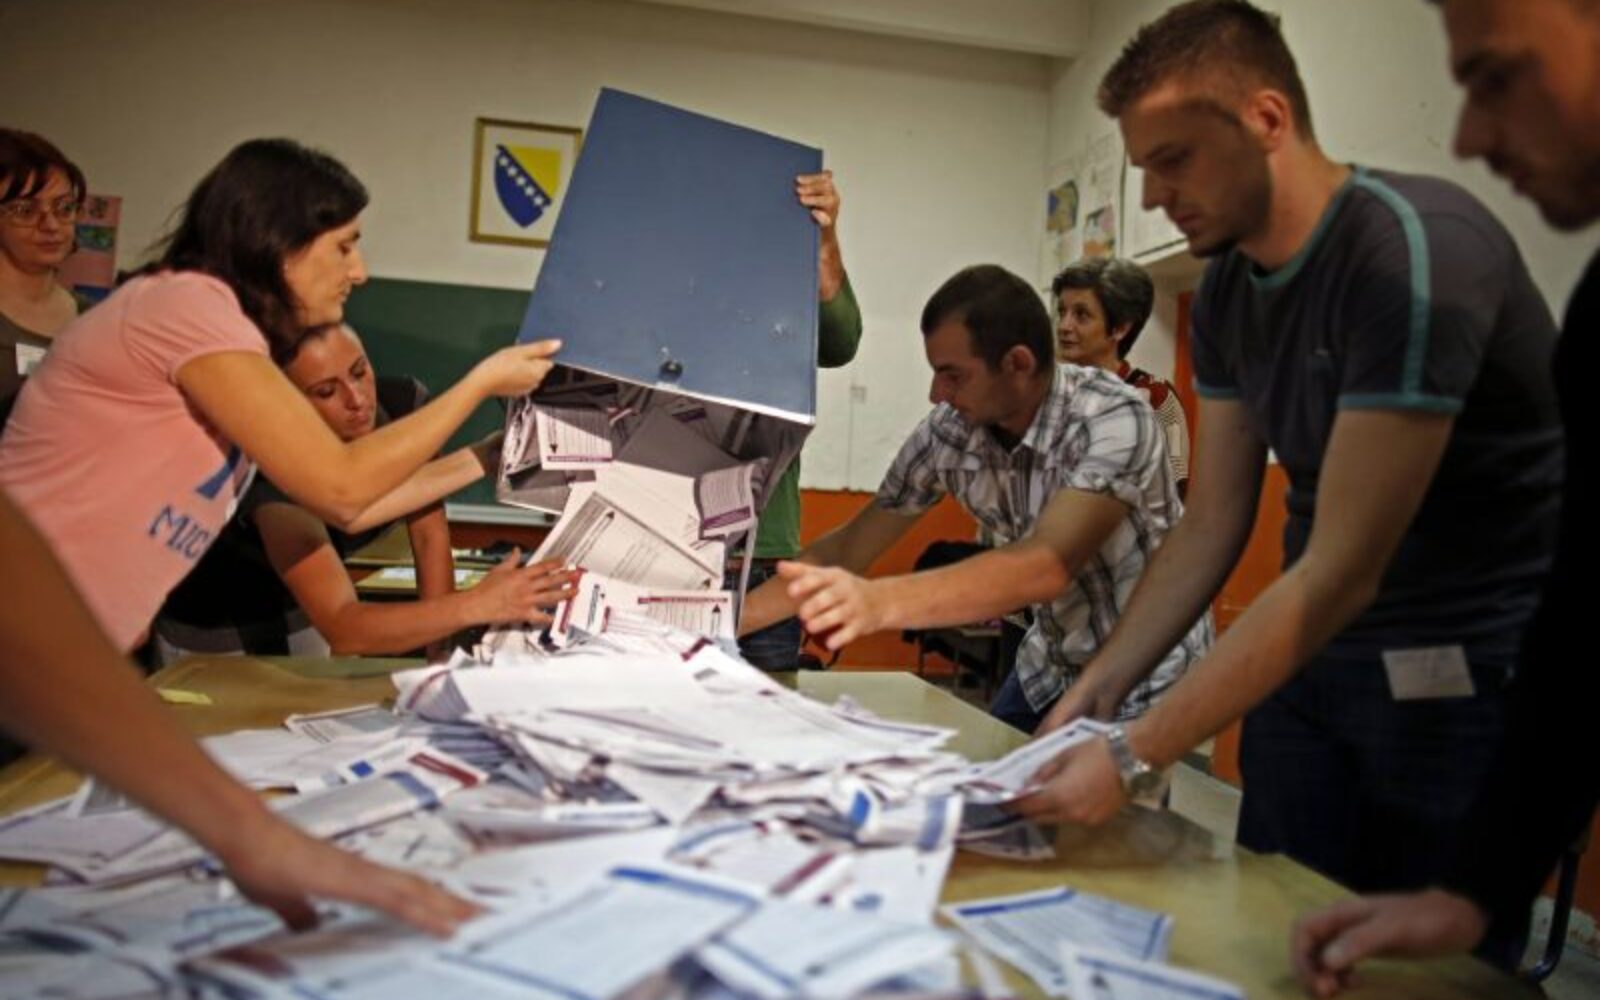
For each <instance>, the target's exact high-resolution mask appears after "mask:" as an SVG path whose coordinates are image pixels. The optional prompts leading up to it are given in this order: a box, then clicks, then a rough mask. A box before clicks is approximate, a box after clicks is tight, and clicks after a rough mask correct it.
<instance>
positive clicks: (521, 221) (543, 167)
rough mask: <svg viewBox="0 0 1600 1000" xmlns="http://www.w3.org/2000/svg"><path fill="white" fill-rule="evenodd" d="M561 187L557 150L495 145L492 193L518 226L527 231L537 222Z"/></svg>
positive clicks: (559, 153)
mask: <svg viewBox="0 0 1600 1000" xmlns="http://www.w3.org/2000/svg"><path fill="white" fill-rule="evenodd" d="M560 184H561V152H560V150H555V149H540V148H538V147H536V146H505V145H500V144H496V145H495V154H494V189H495V193H496V194H498V195H499V196H500V205H501V207H503V208H504V209H505V210H506V214H507V215H509V216H511V218H512V220H513V221H515V222H516V224H517V225H519V226H521V227H523V228H524V229H526V228H527V227H528V226H531V225H533V224H534V223H535V222H536V221H538V219H539V216H541V215H543V214H544V212H545V209H547V208H549V207H550V202H551V200H552V199H553V197H554V195H555V192H556V189H557V188H558V187H559V186H560Z"/></svg>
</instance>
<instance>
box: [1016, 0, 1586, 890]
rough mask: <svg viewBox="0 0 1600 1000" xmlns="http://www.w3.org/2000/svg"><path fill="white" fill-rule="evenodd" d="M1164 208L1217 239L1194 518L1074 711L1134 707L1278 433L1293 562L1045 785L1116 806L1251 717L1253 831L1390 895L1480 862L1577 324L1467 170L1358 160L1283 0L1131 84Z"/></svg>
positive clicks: (1200, 379)
mask: <svg viewBox="0 0 1600 1000" xmlns="http://www.w3.org/2000/svg"><path fill="white" fill-rule="evenodd" d="M1099 100H1100V105H1101V107H1102V109H1103V110H1105V111H1106V113H1107V114H1110V115H1112V116H1114V117H1116V118H1117V119H1118V122H1119V124H1120V126H1121V130H1122V134H1123V138H1124V140H1125V141H1126V144H1127V149H1128V155H1129V158H1130V159H1131V161H1132V162H1133V163H1135V164H1136V165H1138V166H1140V167H1142V168H1144V170H1145V176H1144V201H1145V204H1146V206H1147V207H1149V208H1160V209H1162V210H1164V211H1165V212H1166V213H1167V214H1168V216H1169V217H1170V218H1171V219H1172V221H1173V222H1174V223H1175V224H1176V225H1177V226H1178V227H1179V228H1180V229H1181V230H1182V231H1183V232H1184V234H1185V235H1186V236H1187V237H1188V240H1189V247H1190V249H1191V251H1193V252H1194V253H1195V254H1197V255H1199V256H1202V257H1207V258H1209V260H1210V263H1209V266H1208V267H1207V270H1206V275H1205V279H1204V281H1203V283H1202V285H1201V287H1200V290H1199V292H1198V294H1197V295H1196V297H1195V301H1194V306H1193V331H1192V338H1191V342H1192V350H1193V360H1194V371H1195V381H1196V389H1197V390H1198V392H1199V395H1200V396H1201V405H1200V419H1199V443H1198V446H1197V448H1196V453H1195V459H1194V463H1193V466H1192V468H1193V483H1192V485H1191V488H1190V491H1189V498H1188V501H1189V502H1188V507H1187V511H1186V513H1185V515H1184V517H1183V519H1182V520H1181V521H1180V522H1179V523H1178V526H1177V528H1176V529H1174V531H1173V532H1172V534H1171V535H1169V536H1168V538H1167V540H1166V542H1165V544H1164V545H1163V546H1162V548H1161V549H1160V551H1158V552H1157V553H1156V557H1155V559H1154V560H1153V561H1152V563H1151V565H1150V567H1149V568H1148V569H1147V570H1146V572H1145V575H1144V578H1143V580H1142V581H1141V584H1140V586H1139V589H1138V590H1137V591H1136V592H1135V593H1134V595H1133V597H1132V600H1131V603H1130V605H1129V607H1128V609H1127V610H1126V611H1125V612H1124V614H1123V616H1122V618H1121V620H1120V621H1118V623H1117V627H1116V629H1115V630H1114V631H1113V633H1112V634H1111V636H1110V637H1109V639H1108V640H1107V641H1106V643H1105V644H1103V645H1102V646H1101V649H1100V653H1099V655H1098V656H1097V657H1096V658H1095V659H1094V660H1093V661H1092V662H1091V663H1090V664H1089V665H1088V667H1087V669H1086V670H1085V673H1084V676H1083V677H1082V679H1081V680H1080V681H1079V682H1078V683H1077V684H1076V685H1074V687H1073V688H1072V689H1071V690H1069V691H1068V692H1067V693H1066V695H1064V696H1063V698H1062V700H1061V702H1060V703H1059V704H1058V707H1057V709H1056V710H1055V711H1054V712H1053V713H1052V715H1051V717H1050V718H1049V719H1047V720H1046V723H1045V725H1046V726H1047V727H1048V726H1057V725H1061V724H1062V723H1064V722H1066V721H1067V720H1068V719H1070V718H1072V717H1074V716H1076V715H1082V714H1086V713H1087V714H1096V715H1105V716H1110V715H1111V714H1112V709H1113V708H1114V706H1115V705H1116V704H1117V703H1118V702H1120V701H1121V700H1122V698H1123V697H1125V695H1126V692H1127V691H1129V690H1132V689H1133V686H1134V685H1135V684H1136V683H1137V682H1138V681H1139V680H1140V679H1141V678H1142V677H1143V676H1144V675H1145V673H1146V672H1147V671H1148V670H1149V669H1150V667H1151V666H1152V665H1154V664H1155V663H1157V662H1159V660H1160V658H1161V656H1162V655H1164V654H1165V652H1166V650H1168V649H1170V648H1171V645H1172V643H1174V642H1176V641H1177V638H1178V637H1179V636H1181V635H1182V634H1183V630H1185V629H1187V628H1188V626H1189V625H1190V623H1192V622H1193V621H1194V620H1195V618H1196V617H1198V616H1199V615H1200V614H1201V613H1203V612H1204V611H1205V610H1206V608H1207V607H1208V605H1209V604H1210V601H1211V600H1212V598H1213V597H1214V596H1215V595H1216V593H1217V592H1218V590H1219V588H1220V587H1221V585H1222V583H1223V581H1224V580H1225V579H1227V576H1228V574H1229V571H1230V570H1231V569H1232V567H1233V565H1234V563H1235V561H1236V560H1237V559H1238V557H1239V555H1240V553H1241V551H1242V550H1243V547H1244V545H1245V542H1246V540H1247V539H1248V538H1249V535H1250V530H1251V526H1252V524H1253V522H1254V519H1255V512H1256V506H1257V502H1258V498H1259V497H1260V493H1261V483H1262V476H1263V472H1264V470H1265V468H1266V464H1267V462H1268V461H1269V455H1270V456H1276V459H1277V460H1278V461H1279V462H1281V463H1282V465H1283V468H1284V471H1285V472H1287V473H1288V478H1289V492H1288V497H1287V506H1288V523H1287V527H1286V529H1285V533H1284V549H1285V564H1284V566H1285V568H1284V571H1283V574H1282V575H1281V576H1280V577H1279V578H1278V579H1277V580H1276V581H1275V582H1274V583H1273V584H1272V585H1271V586H1269V587H1268V588H1267V589H1266V590H1265V591H1264V592H1263V593H1262V594H1261V595H1260V596H1259V597H1258V598H1257V599H1256V600H1255V602H1254V603H1253V604H1252V605H1251V606H1250V608H1249V609H1248V610H1247V611H1246V612H1245V613H1244V615H1243V616H1241V617H1240V618H1239V619H1238V620H1237V621H1236V622H1234V623H1233V625H1232V627H1231V628H1230V629H1229V630H1228V631H1227V632H1226V633H1225V634H1224V635H1223V636H1222V637H1221V638H1220V639H1219V640H1218V642H1217V643H1216V645H1215V646H1214V647H1213V648H1212V650H1211V653H1210V655H1209V656H1207V657H1206V658H1205V659H1204V660H1202V661H1201V662H1200V663H1198V664H1197V665H1196V666H1195V667H1194V668H1193V669H1191V670H1190V671H1189V673H1188V675H1187V676H1186V677H1185V678H1184V679H1183V680H1182V681H1181V682H1179V684H1177V685H1176V686H1175V687H1174V688H1173V689H1172V690H1171V691H1169V692H1168V693H1167V695H1166V698H1165V700H1164V701H1163V702H1162V703H1161V704H1159V705H1158V706H1156V708H1154V709H1153V710H1151V711H1150V712H1149V713H1148V714H1146V715H1144V716H1143V717H1141V718H1139V719H1138V720H1136V721H1133V722H1131V723H1129V724H1128V725H1127V727H1126V730H1125V731H1120V732H1114V733H1113V734H1111V738H1110V739H1108V740H1106V741H1104V742H1100V741H1097V742H1096V743H1094V744H1091V745H1088V746H1086V747H1084V748H1082V749H1081V750H1078V751H1075V752H1072V753H1070V754H1068V755H1065V756H1064V757H1062V758H1060V759H1058V760H1057V761H1056V762H1054V763H1053V765H1052V766H1051V767H1050V768H1048V769H1047V771H1048V772H1049V774H1048V777H1049V781H1048V784H1047V786H1046V787H1045V788H1044V789H1043V790H1042V791H1041V792H1040V793H1038V794H1036V795H1035V796H1033V797H1032V798H1031V799H1028V800H1024V803H1023V806H1022V809H1023V811H1024V812H1027V813H1029V814H1030V815H1033V816H1036V817H1039V818H1046V819H1054V820H1079V821H1087V822H1097V821H1100V820H1103V819H1105V818H1107V817H1109V816H1110V815H1111V814H1112V813H1114V812H1115V811H1116V809H1117V807H1118V806H1120V805H1121V803H1122V802H1123V801H1124V800H1125V796H1126V789H1127V788H1128V787H1129V786H1130V785H1133V786H1136V785H1137V784H1138V783H1139V782H1140V781H1141V779H1143V778H1144V776H1145V775H1146V774H1148V773H1149V772H1150V771H1152V770H1153V769H1159V768H1161V767H1165V766H1167V765H1170V764H1172V763H1173V762H1175V761H1176V760H1177V759H1178V758H1179V757H1181V756H1182V755H1183V754H1184V753H1186V752H1188V750H1189V749H1190V748H1192V747H1194V746H1195V745H1196V744H1198V743H1200V742H1201V741H1202V740H1204V739H1205V738H1206V737H1208V736H1210V735H1211V734H1213V733H1215V732H1217V731H1218V730H1219V729H1221V728H1222V727H1223V726H1225V725H1227V724H1228V723H1229V722H1231V721H1232V720H1233V719H1235V718H1237V717H1239V716H1241V715H1244V714H1245V713H1246V712H1248V713H1249V714H1248V716H1247V717H1246V719H1245V724H1244V737H1243V744H1242V748H1241V768H1242V770H1243V775H1244V803H1243V811H1242V814H1241V817H1240V825H1239V842H1240V843H1241V844H1244V845H1245V846H1248V847H1250V848H1253V849H1256V850H1260V851H1274V852H1284V853H1288V854H1290V855H1292V856H1294V857H1295V858H1296V859H1298V860H1300V861H1301V862H1303V863H1305V864H1307V865H1309V866H1311V867H1313V868H1316V869H1317V870H1319V871H1321V872H1323V873H1324V874H1326V875H1328V876H1330V877H1332V878H1334V879H1336V880H1338V881H1340V882H1343V883H1344V884H1346V885H1348V886H1350V887H1352V888H1355V889H1358V890H1363V891H1367V890H1395V889H1407V888H1414V887H1420V886H1423V885H1427V884H1429V882H1431V881H1433V880H1435V879H1437V878H1438V877H1439V875H1440V874H1441V869H1442V867H1443V866H1445V865H1447V864H1448V859H1449V858H1450V856H1451V849H1452V847H1453V846H1454V840H1455V837H1456V835H1457V831H1458V830H1459V827H1460V823H1461V821H1462V818H1463V816H1464V815H1465V814H1466V812H1467V809H1468V807H1469V806H1470V804H1471V802H1472V799H1473V795H1474V793H1475V791H1476V789H1477V788H1478V786H1479V785H1480V784H1481V783H1482V782H1483V780H1484V777H1485V774H1486V772H1487V769H1488V766H1489V764H1490V763H1491V761H1492V758H1493V755H1494V749H1495V746H1496V743H1497V741H1498V739H1499V735H1500V732H1501V727H1502V718H1503V714H1504V706H1505V698H1504V696H1503V695H1504V689H1505V686H1506V684H1507V683H1508V682H1509V681H1510V679H1511V677H1512V676H1513V673H1514V671H1515V668H1516V658H1517V653H1518V648H1519V643H1520V639H1521V635H1522V632H1523V629H1524V627H1525V626H1526V624H1527V623H1528V621H1529V619H1530V617H1531V616H1532V613H1533V611H1534V609H1535V607H1536V606H1537V604H1538V600H1539V591H1540V587H1541V584H1542V582H1543V580H1544V578H1545V576H1546V574H1547V573H1548V571H1549V566H1550V561H1551V555H1552V552H1553V546H1554V539H1555V537H1556V531H1557V527H1558V515H1559V489H1560V485H1561V479H1562V462H1561V458H1562V439H1561V425H1560V420H1559V417H1558V414H1557V410H1556V405H1555V395H1554V390H1553V386H1552V383H1551V377H1550V358H1551V352H1552V350H1553V347H1554V343H1555V325H1554V323H1553V322H1552V320H1551V316H1550V311H1549V309H1548V307H1547V306H1546V304H1545V302H1544V300H1543V299H1542V298H1541V297H1540V294H1539V292H1538V290H1537V289H1536V288H1535V287H1534V284H1533V282H1532V280H1531V279H1530V277H1529V275H1528V271H1527V268H1526V267H1525V266H1524V264H1523V261H1522V258H1521V255H1520V254H1519V252H1518V250H1517V247H1516V245H1515V244H1514V243H1513V242H1512V240H1511V237H1510V235H1509V234H1508V233H1507V232H1506V231H1505V229H1504V228H1503V227H1502V226H1501V225H1500V224H1499V222H1497V221H1496V220H1495V219H1494V217H1493V216H1491V215H1490V214H1489V212H1488V211H1487V210H1486V209H1485V208H1484V207H1483V206H1482V205H1480V204H1479V203H1478V202H1477V200H1476V199H1474V198H1473V197H1472V196H1471V195H1470V194H1468V193H1467V192H1466V191H1464V190H1462V189H1461V188H1459V187H1456V186H1455V185H1453V184H1450V183H1448V182H1446V181H1442V180H1438V179H1436V178H1431V177H1422V176H1415V175H1407V174H1400V173H1392V172H1389V171H1384V170H1377V169H1371V168H1368V167H1365V166H1359V165H1351V164H1345V163H1341V162H1339V161H1337V160H1335V159H1332V158H1330V157H1329V156H1328V155H1327V154H1325V153H1324V152H1323V151H1322V149H1321V147H1320V146H1319V145H1318V144H1317V141H1316V139H1315V135H1314V133H1313V131H1312V124H1311V112H1310V108H1309V104H1308V101H1307V98H1306V93H1305V89H1304V86H1303V85H1302V84H1301V82H1300V78H1299V74H1298V71H1297V69H1296V67H1295V63H1294V58H1293V56H1292V55H1291V54H1290V52H1289V49H1288V46H1287V45H1286V44H1285V42H1284V40H1283V36H1282V34H1281V32H1280V29H1279V25H1278V19H1277V18H1276V17H1274V16H1272V15H1269V14H1266V13H1263V12H1262V11H1260V10H1258V9H1257V8H1255V7H1253V6H1251V5H1250V4H1249V3H1247V2H1245V0H1195V2H1191V3H1185V4H1182V5H1179V6H1177V7H1174V8H1172V9H1171V10H1169V11H1167V13H1166V14H1164V15H1163V16H1162V17H1161V18H1159V19H1158V20H1156V21H1154V22H1152V23H1151V24H1149V25H1146V26H1145V27H1144V28H1143V29H1141V30H1140V31H1139V33H1138V34H1137V35H1136V36H1135V37H1134V38H1133V40H1132V41H1131V42H1130V43H1129V44H1128V46H1127V47H1126V48H1125V49H1124V51H1123V53H1122V55H1121V57H1120V58H1119V59H1118V61H1117V62H1116V63H1115V64H1114V65H1113V66H1112V68H1111V69H1110V71H1109V72H1108V73H1107V74H1106V76H1105V78H1104V80H1103V81H1102V83H1101V87H1100V94H1099Z"/></svg>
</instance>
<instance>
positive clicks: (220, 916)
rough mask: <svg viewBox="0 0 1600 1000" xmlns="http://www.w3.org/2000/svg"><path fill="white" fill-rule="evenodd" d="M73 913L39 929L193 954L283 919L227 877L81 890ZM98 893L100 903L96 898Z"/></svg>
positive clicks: (96, 945)
mask: <svg viewBox="0 0 1600 1000" xmlns="http://www.w3.org/2000/svg"><path fill="white" fill-rule="evenodd" d="M83 895H84V896H85V897H86V898H85V899H84V900H82V902H83V903H84V904H86V905H83V906H81V907H78V908H77V909H76V911H75V912H72V913H70V914H67V915H64V916H62V917H59V918H58V919H56V920H54V921H51V922H49V923H47V924H39V923H35V924H33V925H32V929H33V931H34V932H35V933H44V934H48V935H50V936H51V937H52V938H54V939H56V940H60V941H65V942H72V943H73V944H76V945H78V946H80V947H84V948H90V949H95V950H108V949H115V948H120V947H122V946H123V945H128V944H138V945H141V946H145V947H149V948H155V949H159V950H165V951H170V952H172V953H173V954H174V955H175V956H179V957H181V956H185V955H192V954H196V953H198V952H203V951H211V950H214V949H216V948H219V947H226V946H228V945H231V944H234V943H237V942H240V941H248V940H251V939H254V938H259V937H263V936H265V935H268V934H272V933H274V932H276V931H279V930H281V929H282V928H283V922H282V921H281V920H279V919H278V917H277V915H276V914H274V913H273V912H272V911H271V910H269V909H267V908H265V907H262V906H257V905H255V904H253V903H251V902H250V901H249V900H247V899H245V898H244V897H242V896H240V895H239V894H238V893H237V892H236V891H235V890H234V888H233V885H232V884H231V883H229V882H227V881H226V880H223V879H207V880H204V881H196V880H193V879H164V880H154V882H153V883H150V884H148V887H147V883H138V884H137V885H135V886H132V887H129V889H125V890H121V891H113V892H97V893H96V892H91V893H84V894H83ZM95 897H99V902H95V901H94V900H95Z"/></svg>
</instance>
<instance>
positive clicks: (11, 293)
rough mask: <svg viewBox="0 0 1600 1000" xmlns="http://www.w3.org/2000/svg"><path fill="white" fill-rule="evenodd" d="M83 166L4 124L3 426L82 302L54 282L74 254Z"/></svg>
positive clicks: (0, 263) (0, 177)
mask: <svg viewBox="0 0 1600 1000" xmlns="http://www.w3.org/2000/svg"><path fill="white" fill-rule="evenodd" d="M85 191H86V188H85V185H84V180H83V171H81V170H79V169H78V168H77V166H76V165H75V164H74V163H73V162H72V161H71V160H69V159H67V158H66V157H65V156H63V155H62V153H61V150H59V149H57V148H56V147H55V146H53V145H51V144H50V142H49V141H48V140H46V139H44V138H43V137H42V136H37V135H34V134H33V133H32V132H21V131H18V130H16V129H9V128H0V425H3V423H4V418H5V414H6V413H8V412H10V409H11V405H12V402H13V401H14V400H15V397H16V394H17V390H18V389H20V388H21V385H22V379H23V377H24V376H26V375H27V374H28V373H29V372H30V371H32V370H33V368H34V366H35V365H37V364H38V363H39V361H40V360H41V359H42V358H43V357H44V352H45V349H46V348H47V347H49V346H50V341H51V340H52V339H53V338H54V337H55V335H56V333H57V332H58V331H59V330H60V329H61V328H62V327H64V326H66V325H67V324H68V323H70V322H72V320H73V319H75V318H76V317H77V315H78V302H77V300H76V299H74V298H73V297H72V294H71V293H70V292H68V291H67V290H66V289H65V288H63V287H62V286H61V285H60V283H58V282H57V281H56V272H57V271H58V270H60V268H61V263H62V262H63V261H65V260H66V259H67V257H68V256H69V255H70V254H71V253H72V248H73V225H74V223H75V222H76V221H77V218H78V209H79V208H80V207H81V206H82V204H83V196H84V194H85Z"/></svg>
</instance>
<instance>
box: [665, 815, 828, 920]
mask: <svg viewBox="0 0 1600 1000" xmlns="http://www.w3.org/2000/svg"><path fill="white" fill-rule="evenodd" d="M671 858H672V861H673V862H674V863H676V864H680V865H685V866H688V867H692V868H698V869H701V870H703V871H709V872H714V873H715V874H717V875H720V876H722V877H724V878H730V879H735V880H737V881H740V882H744V883H747V884H749V885H752V886H756V887H758V888H760V889H761V890H763V891H765V892H766V893H768V894H769V895H771V896H773V897H775V898H776V897H782V898H785V899H788V900H790V901H792V902H813V901H816V900H819V899H822V898H824V897H825V896H828V895H829V894H830V893H832V892H833V891H835V890H836V889H838V888H839V887H840V886H842V885H843V883H844V882H845V880H846V879H847V878H848V877H849V875H850V871H851V868H852V867H853V864H854V856H853V854H852V853H850V852H847V851H835V850H832V849H830V848H828V847H824V846H821V845H818V844H814V843H808V842H806V841H804V840H801V839H800V838H799V837H796V836H794V835H793V834H792V833H789V832H788V831H786V830H780V829H772V828H769V827H768V826H767V825H766V824H763V823H752V822H743V821H735V822H731V823H714V824H710V825H709V826H704V827H702V828H700V829H698V830H694V831H690V832H688V833H687V834H686V835H685V836H684V838H683V839H682V840H680V841H679V842H678V843H677V844H676V845H674V847H673V849H672V854H671Z"/></svg>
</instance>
